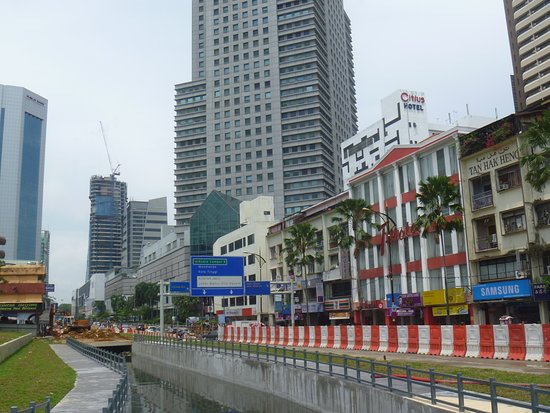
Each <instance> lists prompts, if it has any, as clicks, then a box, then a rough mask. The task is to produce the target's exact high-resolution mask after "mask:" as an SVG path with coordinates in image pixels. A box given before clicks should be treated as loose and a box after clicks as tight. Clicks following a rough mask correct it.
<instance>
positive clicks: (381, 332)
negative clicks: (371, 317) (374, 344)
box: [378, 326, 388, 351]
mask: <svg viewBox="0 0 550 413" xmlns="http://www.w3.org/2000/svg"><path fill="white" fill-rule="evenodd" d="M378 351H388V326H379V327H378Z"/></svg>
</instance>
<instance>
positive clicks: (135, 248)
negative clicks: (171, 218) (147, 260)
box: [122, 198, 168, 267]
mask: <svg viewBox="0 0 550 413" xmlns="http://www.w3.org/2000/svg"><path fill="white" fill-rule="evenodd" d="M167 224H168V218H167V214H166V198H156V199H151V200H149V201H129V202H128V204H127V205H126V212H125V214H124V221H123V224H122V266H123V267H137V266H139V258H140V255H141V248H142V247H143V245H144V244H146V243H148V242H155V241H158V240H159V239H160V229H161V227H162V226H163V225H167Z"/></svg>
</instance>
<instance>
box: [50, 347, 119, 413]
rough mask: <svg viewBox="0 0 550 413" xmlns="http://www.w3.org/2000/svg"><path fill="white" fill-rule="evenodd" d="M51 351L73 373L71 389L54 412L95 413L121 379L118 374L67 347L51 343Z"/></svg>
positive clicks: (99, 409) (100, 408) (105, 403)
mask: <svg viewBox="0 0 550 413" xmlns="http://www.w3.org/2000/svg"><path fill="white" fill-rule="evenodd" d="M51 347H52V349H53V351H55V353H56V354H57V355H58V356H59V357H60V358H61V359H62V360H63V361H64V362H65V363H67V364H68V365H69V366H70V367H71V368H72V369H74V371H76V382H75V386H74V388H73V389H72V390H71V391H70V392H69V393H67V395H66V396H65V397H64V398H63V400H61V402H59V403H58V404H57V405H56V406H55V407H54V408H53V409H52V412H54V413H75V412H78V413H98V412H101V411H102V409H103V407H107V400H108V399H109V397H112V396H113V390H115V389H116V386H117V384H118V382H119V380H120V374H118V373H115V372H114V371H112V370H111V369H108V368H107V367H104V366H103V365H102V364H99V363H97V362H96V361H94V360H92V359H90V358H88V357H86V356H84V355H83V354H80V353H79V352H78V351H76V350H75V349H73V348H71V347H69V346H68V345H66V344H52V345H51Z"/></svg>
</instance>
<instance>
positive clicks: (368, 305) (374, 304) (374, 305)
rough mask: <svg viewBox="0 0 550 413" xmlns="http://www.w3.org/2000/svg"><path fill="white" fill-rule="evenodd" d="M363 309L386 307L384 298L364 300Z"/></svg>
mask: <svg viewBox="0 0 550 413" xmlns="http://www.w3.org/2000/svg"><path fill="white" fill-rule="evenodd" d="M361 308H363V309H374V310H382V309H383V308H384V301H383V300H373V301H363V302H362V303H361Z"/></svg>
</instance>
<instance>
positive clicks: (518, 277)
mask: <svg viewBox="0 0 550 413" xmlns="http://www.w3.org/2000/svg"><path fill="white" fill-rule="evenodd" d="M516 278H517V279H521V278H525V273H524V272H523V271H516Z"/></svg>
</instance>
